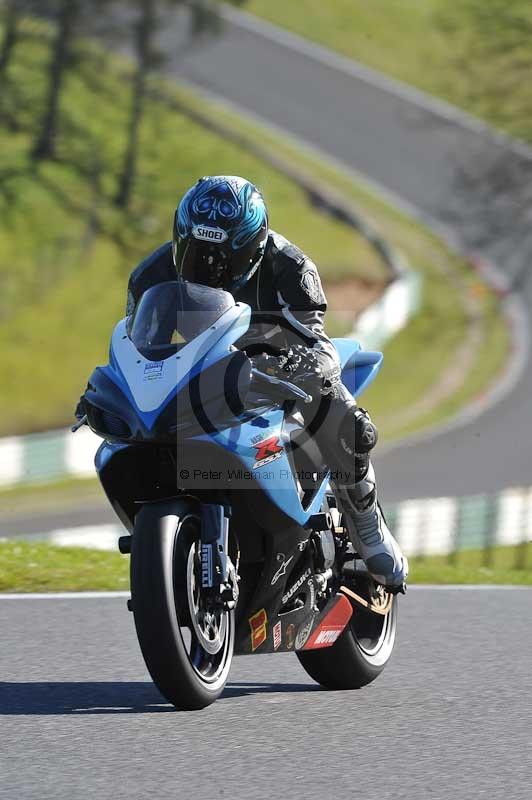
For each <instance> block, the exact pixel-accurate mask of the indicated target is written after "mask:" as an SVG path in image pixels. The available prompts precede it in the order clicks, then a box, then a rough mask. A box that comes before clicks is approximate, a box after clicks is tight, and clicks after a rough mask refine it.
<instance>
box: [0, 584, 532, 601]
mask: <svg viewBox="0 0 532 800" xmlns="http://www.w3.org/2000/svg"><path fill="white" fill-rule="evenodd" d="M420 590H423V591H426V590H428V591H431V592H432V591H444V592H447V591H451V592H455V591H459V592H464V591H465V592H469V591H488V590H489V591H502V590H504V591H508V590H510V591H520V590H527V591H532V586H515V585H509V584H491V585H490V584H484V583H478V584H476V583H473V584H469V583H456V584H438V583H436V584H429V583H427V584H424V583H418V584H413V585H412V586H409V587H408V591H409V592H411V591H420ZM130 596H131V594H130V592H47V593H45V592H34V593H31V592H27V593H20V594H16V593H15V594H2V593H0V600H109V599H111V600H112V599H123V598H129V597H130ZM405 602H406V600H405Z"/></svg>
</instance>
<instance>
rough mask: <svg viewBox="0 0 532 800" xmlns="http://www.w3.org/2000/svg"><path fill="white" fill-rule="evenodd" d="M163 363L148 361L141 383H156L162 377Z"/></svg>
mask: <svg viewBox="0 0 532 800" xmlns="http://www.w3.org/2000/svg"><path fill="white" fill-rule="evenodd" d="M163 369H164V361H149V362H148V363H147V364H145V365H144V375H143V377H142V380H143V381H158V380H160V379H161V378H162V377H163Z"/></svg>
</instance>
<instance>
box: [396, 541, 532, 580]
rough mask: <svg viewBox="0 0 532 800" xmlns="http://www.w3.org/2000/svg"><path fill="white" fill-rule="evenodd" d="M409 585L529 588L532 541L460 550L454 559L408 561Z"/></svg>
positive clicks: (426, 558) (531, 570)
mask: <svg viewBox="0 0 532 800" xmlns="http://www.w3.org/2000/svg"><path fill="white" fill-rule="evenodd" d="M409 561H410V577H409V582H410V583H437V584H445V583H471V584H473V583H495V584H512V585H519V586H531V585H532V542H527V543H526V544H522V545H515V546H513V547H493V548H492V549H490V550H462V551H461V552H458V553H456V554H455V555H454V556H453V557H450V556H427V557H425V558H411V559H409Z"/></svg>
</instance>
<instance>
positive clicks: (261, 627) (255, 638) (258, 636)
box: [248, 608, 268, 652]
mask: <svg viewBox="0 0 532 800" xmlns="http://www.w3.org/2000/svg"><path fill="white" fill-rule="evenodd" d="M248 622H249V627H250V628H251V650H252V652H255V650H256V649H257V647H260V646H261V644H264V642H265V641H266V638H267V636H268V630H267V625H268V615H267V614H266V611H265V610H264V609H263V608H261V610H260V611H257V613H256V614H253V616H252V617H250V618H249V620H248Z"/></svg>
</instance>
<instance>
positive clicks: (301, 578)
mask: <svg viewBox="0 0 532 800" xmlns="http://www.w3.org/2000/svg"><path fill="white" fill-rule="evenodd" d="M309 575H310V569H306V570H305V572H304V573H303V574H302V575H300V576H299V578H298V579H297V581H296V582H295V583H294V584H293V585H292V586H291V587H290V588H289V590H288V591H287V592H286V594H283V597H282V602H283V603H287V602H288V601H289V600H290V598H291V597H293V595H294V594H295V593H296V592H297V590H298V589H299V588H301V586H303V584H304V583H305V581H306V579H307V578H308V577H309Z"/></svg>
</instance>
